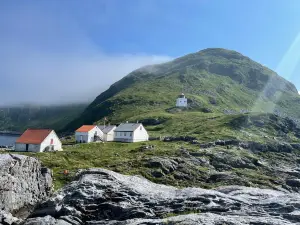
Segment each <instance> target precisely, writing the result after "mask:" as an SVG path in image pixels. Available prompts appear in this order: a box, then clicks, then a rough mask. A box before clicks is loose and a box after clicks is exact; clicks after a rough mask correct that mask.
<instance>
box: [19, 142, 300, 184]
mask: <svg viewBox="0 0 300 225" xmlns="http://www.w3.org/2000/svg"><path fill="white" fill-rule="evenodd" d="M149 145H150V146H152V149H150V150H145V149H144V147H145V146H149ZM297 146H299V145H297ZM268 149H269V150H268V151H253V150H250V149H244V148H240V147H236V146H232V145H228V146H215V147H211V148H209V149H201V148H199V145H191V144H188V143H185V142H161V141H151V142H147V143H130V144H128V143H91V144H76V145H72V146H64V151H61V152H46V153H24V152H21V153H18V154H25V155H29V156H34V157H37V158H38V159H40V160H41V162H42V163H43V165H44V166H46V167H48V168H51V169H53V172H54V179H55V188H56V189H58V188H60V187H62V186H63V185H64V184H66V183H68V182H70V181H71V180H72V179H73V177H74V175H75V173H76V172H77V171H78V169H86V168H94V167H100V168H106V169H110V170H113V171H116V172H121V173H123V174H134V175H142V176H144V177H146V178H148V179H150V180H152V181H154V182H157V183H163V184H168V185H174V186H179V187H191V186H193V187H203V188H212V187H218V186H223V185H245V186H253V187H262V188H274V189H280V188H285V189H288V187H287V186H286V185H285V180H286V179H289V178H292V177H294V176H299V175H298V174H299V173H296V172H294V173H291V172H290V171H289V170H288V169H284V168H288V167H290V168H293V167H295V166H296V165H297V164H298V163H299V161H300V151H299V150H297V149H292V148H291V150H290V151H288V152H283V151H277V150H276V147H275V145H274V147H272V145H269V148H268ZM64 170H69V171H70V174H69V175H68V176H66V175H64V174H63V171H64Z"/></svg>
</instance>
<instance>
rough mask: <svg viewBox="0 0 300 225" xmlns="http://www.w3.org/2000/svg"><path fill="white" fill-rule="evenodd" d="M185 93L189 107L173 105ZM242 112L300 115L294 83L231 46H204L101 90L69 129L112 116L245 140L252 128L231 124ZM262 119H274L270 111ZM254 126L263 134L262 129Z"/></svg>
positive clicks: (161, 128)
mask: <svg viewBox="0 0 300 225" xmlns="http://www.w3.org/2000/svg"><path fill="white" fill-rule="evenodd" d="M182 91H183V92H184V93H185V95H186V97H187V98H188V103H189V108H188V109H185V110H180V109H176V108H175V107H174V105H175V102H176V98H177V96H178V94H179V93H181V92H182ZM241 112H243V113H244V112H250V114H251V115H252V114H253V113H254V114H253V115H256V117H257V116H259V115H260V114H259V113H276V114H280V115H281V116H282V115H283V116H284V117H285V116H289V117H291V118H293V119H294V118H299V117H300V97H299V95H298V92H297V89H296V88H295V86H294V85H293V84H292V83H290V82H289V81H287V80H285V79H284V78H282V77H280V76H279V75H277V74H276V73H275V72H274V71H272V70H270V69H268V68H267V67H264V66H262V65H261V64H259V63H257V62H255V61H253V60H251V59H250V58H248V57H246V56H243V55H242V54H240V53H238V52H235V51H230V50H226V49H205V50H202V51H199V52H196V53H193V54H189V55H186V56H183V57H180V58H178V59H175V60H173V61H171V62H168V63H163V64H159V65H152V66H146V67H143V68H140V69H138V70H135V71H133V72H132V73H130V74H129V75H127V76H125V77H124V78H123V79H121V80H120V81H118V82H116V83H115V84H113V85H112V86H111V87H110V88H109V89H108V90H107V91H105V92H103V93H102V94H100V95H99V96H98V97H97V98H96V99H95V100H94V101H93V102H92V103H91V104H90V105H89V106H88V107H87V108H86V110H85V111H84V112H83V113H82V114H81V116H80V117H79V118H78V119H76V120H74V121H72V122H71V123H69V124H68V125H67V126H66V128H65V129H66V130H69V131H72V130H75V129H76V128H77V127H79V126H80V125H82V124H92V123H100V122H102V121H103V118H104V117H108V119H109V121H110V122H111V123H119V122H124V121H136V120H139V121H142V122H144V123H145V124H146V125H148V126H147V128H148V130H149V131H150V133H151V134H152V135H154V136H158V135H194V136H195V135H196V136H199V137H201V138H204V139H212V138H216V137H237V136H238V135H239V137H241V138H243V137H244V135H246V136H247V132H250V131H251V129H252V127H245V128H239V129H236V127H234V126H232V124H234V123H235V120H238V117H240V116H241V114H240V113H241ZM260 119H261V120H265V119H266V121H267V122H268V121H270V120H269V117H268V114H263V115H261V118H260ZM149 121H152V122H153V121H157V122H156V123H152V122H149ZM148 122H149V123H148ZM241 129H244V132H242V133H241V132H240V131H241ZM253 129H254V130H252V131H255V132H256V131H260V132H263V130H262V129H260V127H254V128H253ZM265 133H266V134H268V133H270V130H266V131H265ZM262 135H265V134H262ZM259 136H261V135H259ZM253 138H254V139H255V137H253ZM250 139H251V138H250Z"/></svg>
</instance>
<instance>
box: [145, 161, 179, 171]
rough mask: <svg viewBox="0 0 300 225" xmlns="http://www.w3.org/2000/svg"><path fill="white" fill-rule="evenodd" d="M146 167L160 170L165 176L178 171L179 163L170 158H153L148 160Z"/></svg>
mask: <svg viewBox="0 0 300 225" xmlns="http://www.w3.org/2000/svg"><path fill="white" fill-rule="evenodd" d="M146 166H147V167H150V168H160V169H161V170H162V171H163V172H164V173H165V174H168V173H171V172H173V171H174V170H176V169H177V166H178V163H177V162H176V161H174V160H172V159H168V158H159V157H152V158H150V159H148V161H147V163H146Z"/></svg>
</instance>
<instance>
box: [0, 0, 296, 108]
mask: <svg viewBox="0 0 300 225" xmlns="http://www.w3.org/2000/svg"><path fill="white" fill-rule="evenodd" d="M299 12H300V1H298V0H285V1H283V0H260V1H259V0H251V1H250V0H249V1H246V0H126V1H123V0H87V1H79V0H78V1H77V0H65V1H59V0H51V1H50V0H41V1H38V0H27V1H21V0H19V1H8V0H7V1H0V30H1V35H0V74H1V78H2V82H1V83H0V95H1V96H2V98H1V102H0V104H10V103H19V102H38V103H55V102H68V101H77V100H79V101H85V100H92V99H93V98H94V97H96V96H97V95H98V94H99V93H101V92H102V91H103V90H104V89H105V88H107V87H108V86H109V85H110V84H111V83H113V82H115V81H117V80H118V79H120V78H121V77H123V76H125V75H126V74H127V73H129V72H130V71H132V70H134V69H136V68H138V67H140V66H143V65H147V64H152V63H159V62H165V61H168V60H170V59H172V58H176V57H179V56H182V55H184V54H187V53H191V52H196V51H199V50H201V49H205V48H210V47H221V48H227V49H232V50H236V51H239V52H241V53H242V54H244V55H247V56H249V57H250V58H252V59H254V60H256V61H258V62H260V63H261V64H264V65H266V66H268V67H270V68H271V69H273V70H275V71H277V72H278V73H279V74H280V75H281V76H283V77H285V78H286V79H288V80H290V81H292V82H293V83H294V84H295V85H296V86H297V88H298V89H300V76H299V75H298V73H299V72H300V64H299V59H300V13H299ZM66 84H67V85H66ZM53 87H57V90H56V91H45V90H48V89H50V90H53ZM36 93H39V94H38V98H37V94H36Z"/></svg>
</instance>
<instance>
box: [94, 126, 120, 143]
mask: <svg viewBox="0 0 300 225" xmlns="http://www.w3.org/2000/svg"><path fill="white" fill-rule="evenodd" d="M98 127H99V128H100V130H101V131H102V132H103V141H114V139H115V129H116V128H117V126H116V125H109V126H98Z"/></svg>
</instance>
